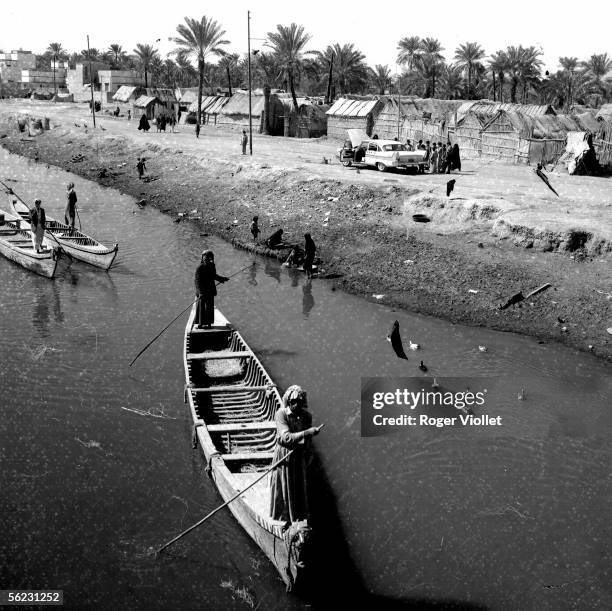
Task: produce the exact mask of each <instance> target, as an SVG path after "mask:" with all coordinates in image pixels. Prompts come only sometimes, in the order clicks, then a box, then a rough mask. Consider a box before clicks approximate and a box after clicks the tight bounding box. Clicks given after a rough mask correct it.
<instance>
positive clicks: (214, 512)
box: [155, 448, 297, 554]
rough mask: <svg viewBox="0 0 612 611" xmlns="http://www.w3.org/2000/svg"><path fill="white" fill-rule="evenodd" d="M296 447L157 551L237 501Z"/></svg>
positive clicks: (158, 551)
mask: <svg viewBox="0 0 612 611" xmlns="http://www.w3.org/2000/svg"><path fill="white" fill-rule="evenodd" d="M296 449H297V448H293V450H291V451H290V452H289V453H287V454H286V455H285V456H283V457H282V458H281V459H280V460H277V461H276V462H275V463H274V464H273V465H272V466H271V467H270V468H269V469H268V470H267V471H264V472H263V473H262V475H260V476H259V477H258V478H257V479H256V480H255V481H254V482H252V483H251V484H249V485H248V486H247V487H246V488H245V489H244V490H241V491H240V492H238V493H237V494H235V495H234V496H233V497H232V498H231V499H230V500H229V501H226V502H225V503H223V505H219V507H217V508H216V509H213V510H212V511H211V512H210V513H209V514H208V515H206V516H204V517H203V518H202V519H201V520H200V521H199V522H196V523H195V524H194V525H193V526H190V527H189V528H188V529H187V530H184V531H183V532H182V533H181V534H180V535H177V536H176V537H174V539H172V540H171V541H168V543H164V545H162V546H161V547H160V548H159V549H158V550H157V551H156V552H155V553H156V554H159V553H160V552H163V551H164V550H165V549H166V548H167V547H169V546H170V545H172V544H173V543H174V542H175V541H178V540H179V539H181V538H182V537H184V536H185V535H186V534H188V533H190V532H191V531H192V530H193V529H194V528H197V527H198V526H200V524H203V523H204V522H206V520H208V518H211V517H212V516H214V515H215V514H216V513H217V511H220V510H221V509H223V508H224V507H227V506H228V505H229V504H230V503H231V502H232V501H235V500H236V499H237V498H238V497H239V496H240V495H242V494H244V493H245V492H246V491H247V490H248V489H249V488H252V487H253V486H254V485H255V484H256V483H257V482H259V481H261V480H262V479H263V478H264V477H266V475H268V473H270V471H272V470H273V469H276V467H278V465H280V464H281V463H282V462H283V461H284V460H287V458H289V456H291V454H293V452H295V450H296Z"/></svg>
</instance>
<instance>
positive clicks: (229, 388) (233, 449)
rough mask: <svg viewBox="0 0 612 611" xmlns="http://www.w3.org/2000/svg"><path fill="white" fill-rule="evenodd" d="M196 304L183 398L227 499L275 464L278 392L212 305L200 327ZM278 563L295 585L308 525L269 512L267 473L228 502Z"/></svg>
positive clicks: (190, 323) (289, 583) (191, 318)
mask: <svg viewBox="0 0 612 611" xmlns="http://www.w3.org/2000/svg"><path fill="white" fill-rule="evenodd" d="M195 317H196V306H195V305H194V306H193V309H192V311H191V314H190V316H189V320H188V321H187V326H186V329H185V350H184V365H185V378H186V382H187V384H186V387H185V399H186V402H187V403H188V404H189V410H190V412H191V417H192V419H193V424H194V434H195V435H197V439H198V441H199V445H200V448H201V449H202V452H203V453H204V456H205V458H206V460H207V462H208V472H209V474H210V475H211V477H212V479H213V480H214V482H215V484H216V485H217V489H218V490H219V493H220V494H221V496H222V497H223V499H224V500H225V501H228V500H229V499H231V498H232V497H234V496H235V495H236V494H237V493H238V492H240V491H241V490H245V488H247V487H248V486H249V485H250V484H252V483H253V482H254V481H255V480H256V479H257V478H258V477H261V476H262V473H263V472H265V471H266V470H267V469H269V468H270V466H271V465H272V457H273V452H274V447H275V444H276V426H275V423H274V415H275V413H276V410H277V409H278V408H279V407H280V406H281V397H280V395H279V393H278V390H277V389H276V387H275V386H274V384H273V382H272V380H271V379H270V376H269V375H268V374H267V373H266V371H265V369H264V368H263V366H262V364H261V363H260V362H259V360H258V359H257V357H256V356H255V354H253V351H252V350H251V349H250V348H249V346H248V345H247V344H246V342H245V341H244V339H243V338H242V337H241V336H240V334H239V333H238V332H237V331H236V330H235V329H234V328H233V327H232V326H231V325H230V323H229V322H228V320H227V319H226V318H225V317H224V316H223V315H222V314H221V313H220V312H219V310H215V320H214V324H213V325H212V326H211V328H210V329H200V328H197V325H196V324H195ZM228 507H229V509H230V510H231V512H232V513H233V514H234V516H235V518H236V519H237V520H238V522H240V524H241V525H242V527H243V528H244V529H245V530H246V532H247V533H248V534H249V535H250V537H251V538H252V539H253V540H254V541H255V542H256V543H257V545H259V547H260V548H261V549H262V550H263V552H264V553H265V554H266V556H268V558H269V559H270V560H271V561H272V563H273V564H274V566H275V567H276V568H277V570H278V572H279V573H280V576H281V577H282V579H283V581H284V582H285V584H286V585H287V589H288V590H290V589H292V588H293V587H294V586H297V585H298V584H299V582H300V577H301V576H303V570H304V568H305V566H304V561H305V552H306V551H307V550H306V547H307V540H308V538H309V535H310V528H309V527H308V524H307V522H306V521H302V522H295V523H293V524H290V525H286V524H285V523H284V522H281V521H278V520H273V519H272V518H270V517H269V510H270V485H269V481H268V477H264V478H263V479H262V480H261V481H259V482H258V483H256V484H255V485H254V486H253V487H252V488H250V489H249V490H247V491H246V492H245V493H244V494H243V495H241V496H239V497H238V498H237V499H236V500H235V501H233V502H232V503H230V504H229V505H228Z"/></svg>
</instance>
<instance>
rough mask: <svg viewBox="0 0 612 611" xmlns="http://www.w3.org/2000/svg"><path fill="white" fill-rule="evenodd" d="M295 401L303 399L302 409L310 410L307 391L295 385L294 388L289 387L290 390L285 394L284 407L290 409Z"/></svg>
mask: <svg viewBox="0 0 612 611" xmlns="http://www.w3.org/2000/svg"><path fill="white" fill-rule="evenodd" d="M295 399H302V400H303V401H302V407H303V408H304V409H307V408H308V403H307V400H306V391H305V390H304V389H303V388H302V387H301V386H298V385H297V384H293V385H292V386H289V388H288V389H287V390H286V391H285V394H284V395H283V405H284V406H285V407H288V406H289V402H290V401H293V400H295Z"/></svg>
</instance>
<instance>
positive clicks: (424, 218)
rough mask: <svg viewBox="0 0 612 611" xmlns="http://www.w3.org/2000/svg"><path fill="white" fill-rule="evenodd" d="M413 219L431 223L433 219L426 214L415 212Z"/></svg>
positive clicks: (417, 221)
mask: <svg viewBox="0 0 612 611" xmlns="http://www.w3.org/2000/svg"><path fill="white" fill-rule="evenodd" d="M412 220H413V221H414V222H415V223H429V222H430V221H431V219H430V218H429V217H428V216H427V215H425V214H413V215H412Z"/></svg>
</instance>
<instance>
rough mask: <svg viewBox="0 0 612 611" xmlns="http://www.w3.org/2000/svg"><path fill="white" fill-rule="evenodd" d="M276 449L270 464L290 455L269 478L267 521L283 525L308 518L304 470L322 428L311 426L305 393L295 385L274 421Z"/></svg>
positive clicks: (286, 396)
mask: <svg viewBox="0 0 612 611" xmlns="http://www.w3.org/2000/svg"><path fill="white" fill-rule="evenodd" d="M274 420H275V422H276V447H275V449H274V457H273V458H272V462H273V463H275V462H277V461H279V460H281V459H282V458H283V457H285V456H287V454H289V452H290V451H291V450H293V453H292V454H291V456H289V458H287V459H286V460H285V461H283V462H282V463H281V464H280V465H278V467H276V469H274V471H272V473H271V474H270V517H271V518H272V519H273V520H282V521H283V522H289V523H292V522H297V521H299V520H305V519H306V518H308V496H307V490H306V467H307V466H308V464H309V463H310V460H311V458H312V455H311V442H312V438H313V437H314V436H315V435H318V434H319V432H320V430H321V428H322V425H321V426H314V427H313V426H311V425H312V415H311V414H310V412H309V411H308V402H307V397H306V392H305V391H304V390H303V389H302V388H301V387H300V386H297V385H296V384H294V385H293V386H290V387H289V388H288V389H287V390H286V391H285V394H284V395H283V406H282V407H279V408H278V410H277V411H276V415H275V417H274Z"/></svg>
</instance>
